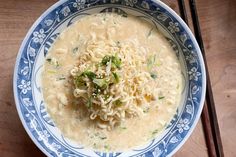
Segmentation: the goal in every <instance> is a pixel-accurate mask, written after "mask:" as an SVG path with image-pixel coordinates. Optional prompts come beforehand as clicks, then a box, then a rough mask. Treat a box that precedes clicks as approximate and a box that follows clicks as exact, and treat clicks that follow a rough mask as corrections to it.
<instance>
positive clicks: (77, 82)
mask: <svg viewBox="0 0 236 157" xmlns="http://www.w3.org/2000/svg"><path fill="white" fill-rule="evenodd" d="M75 85H76V86H77V87H81V86H85V85H86V82H85V81H84V80H83V76H81V75H78V76H76V77H75Z"/></svg>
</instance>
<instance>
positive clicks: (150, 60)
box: [147, 55, 156, 70]
mask: <svg viewBox="0 0 236 157" xmlns="http://www.w3.org/2000/svg"><path fill="white" fill-rule="evenodd" d="M155 62H156V55H154V56H150V57H149V58H148V59H147V67H148V69H149V70H150V69H152V68H153V66H154V64H155Z"/></svg>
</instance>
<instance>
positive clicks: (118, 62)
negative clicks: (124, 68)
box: [102, 55, 121, 69]
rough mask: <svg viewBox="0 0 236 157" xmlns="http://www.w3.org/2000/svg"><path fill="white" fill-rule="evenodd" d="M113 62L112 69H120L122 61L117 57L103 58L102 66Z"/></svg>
mask: <svg viewBox="0 0 236 157" xmlns="http://www.w3.org/2000/svg"><path fill="white" fill-rule="evenodd" d="M110 60H111V63H112V67H113V68H118V69H120V66H121V59H120V58H118V57H117V55H116V56H108V55H106V56H105V57H103V59H102V65H107V64H108V62H110Z"/></svg>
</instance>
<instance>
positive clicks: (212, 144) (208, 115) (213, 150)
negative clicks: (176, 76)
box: [178, 0, 224, 157]
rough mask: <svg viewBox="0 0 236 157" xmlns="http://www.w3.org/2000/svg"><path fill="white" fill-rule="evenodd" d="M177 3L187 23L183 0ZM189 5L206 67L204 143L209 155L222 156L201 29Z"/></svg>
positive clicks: (195, 12) (192, 6)
mask: <svg viewBox="0 0 236 157" xmlns="http://www.w3.org/2000/svg"><path fill="white" fill-rule="evenodd" d="M178 3H179V8H180V15H181V17H182V18H183V20H184V21H185V22H186V23H187V24H188V19H187V13H186V8H185V4H184V0H178ZM189 5H190V11H191V16H192V22H193V27H194V32H195V37H196V40H197V42H198V44H199V47H200V49H201V52H202V55H203V59H204V62H205V68H206V78H207V88H206V100H205V104H204V106H203V111H202V115H201V118H202V124H203V129H204V135H205V138H206V144H207V147H208V154H209V156H211V157H212V156H213V157H214V156H217V157H223V156H224V152H223V145H222V141H221V137H220V130H219V125H218V121H217V115H216V109H215V102H214V98H213V93H212V89H211V82H210V78H209V73H208V67H207V63H206V56H205V50H204V45H203V40H202V36H201V30H200V25H199V20H198V14H197V8H196V3H195V0H189Z"/></svg>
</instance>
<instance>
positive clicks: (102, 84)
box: [93, 78, 107, 88]
mask: <svg viewBox="0 0 236 157" xmlns="http://www.w3.org/2000/svg"><path fill="white" fill-rule="evenodd" d="M93 83H95V84H96V85H98V86H99V87H100V88H106V87H107V81H106V80H105V79H96V78H95V79H93Z"/></svg>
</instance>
